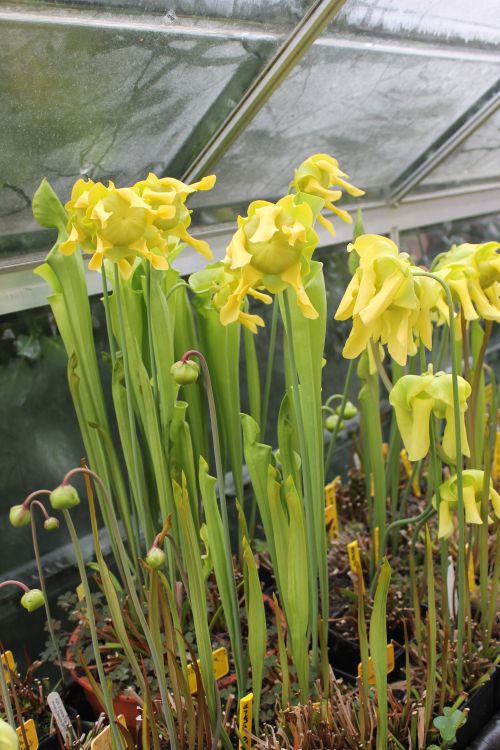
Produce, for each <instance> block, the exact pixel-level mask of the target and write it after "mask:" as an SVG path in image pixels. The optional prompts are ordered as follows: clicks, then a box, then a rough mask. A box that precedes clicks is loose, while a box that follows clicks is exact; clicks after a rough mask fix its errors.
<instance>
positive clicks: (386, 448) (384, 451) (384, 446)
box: [382, 443, 389, 461]
mask: <svg viewBox="0 0 500 750" xmlns="http://www.w3.org/2000/svg"><path fill="white" fill-rule="evenodd" d="M382 455H383V457H384V460H385V461H387V456H388V455H389V443H382Z"/></svg>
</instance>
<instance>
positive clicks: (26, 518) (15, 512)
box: [9, 505, 31, 529]
mask: <svg viewBox="0 0 500 750" xmlns="http://www.w3.org/2000/svg"><path fill="white" fill-rule="evenodd" d="M30 518H31V514H30V511H29V509H28V508H25V507H24V506H23V505H13V506H12V508H11V509H10V510H9V521H10V522H11V524H12V526H14V528H16V529H22V527H23V526H27V525H28V524H29V522H30Z"/></svg>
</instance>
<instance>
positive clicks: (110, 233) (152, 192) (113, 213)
mask: <svg viewBox="0 0 500 750" xmlns="http://www.w3.org/2000/svg"><path fill="white" fill-rule="evenodd" d="M214 183H215V177H214V176H213V175H211V176H208V177H204V178H203V179H202V180H200V181H199V182H197V183H194V184H192V185H186V184H185V183H183V182H181V181H180V180H175V179H173V178H170V177H164V178H158V177H156V176H155V175H154V174H152V173H151V174H149V175H148V177H147V179H146V180H142V181H140V182H137V183H136V184H135V185H133V186H132V187H125V188H117V187H115V185H114V184H113V183H112V182H110V183H109V185H108V186H107V187H106V186H105V185H103V184H102V183H101V182H93V181H92V180H88V181H85V180H78V181H77V182H76V183H75V185H74V186H73V190H72V193H71V199H70V200H69V202H68V203H67V204H66V206H65V208H66V210H67V212H68V227H67V228H68V239H67V240H66V241H64V242H62V243H61V244H60V246H59V249H60V251H61V252H62V253H63V254H64V255H71V253H73V252H74V251H75V250H76V248H77V246H80V247H81V248H82V250H83V251H84V252H85V253H90V254H92V257H91V259H90V262H89V268H91V269H93V270H99V269H100V268H101V266H102V262H103V260H104V258H107V259H109V260H111V261H113V262H114V263H117V264H118V267H119V269H120V272H121V274H122V276H123V277H124V278H128V277H129V276H130V275H131V273H132V270H133V266H134V262H135V260H136V258H137V257H144V258H147V260H149V261H150V263H151V265H152V266H153V267H154V268H158V269H167V268H168V256H169V254H170V253H171V252H172V250H174V249H175V247H176V246H177V244H178V242H179V241H184V242H187V243H188V244H189V245H191V246H192V247H194V248H195V250H197V251H198V252H200V253H201V254H202V255H204V256H205V257H206V258H208V259H211V258H212V252H211V250H210V248H209V246H208V244H207V243H206V242H203V241H201V240H196V239H195V238H194V237H192V236H191V235H190V234H189V232H188V231H187V228H188V226H189V224H190V222H191V216H190V211H189V210H188V209H187V208H186V199H187V198H188V196H189V195H191V194H192V193H194V192H196V191H197V190H210V189H211V188H212V187H213V185H214Z"/></svg>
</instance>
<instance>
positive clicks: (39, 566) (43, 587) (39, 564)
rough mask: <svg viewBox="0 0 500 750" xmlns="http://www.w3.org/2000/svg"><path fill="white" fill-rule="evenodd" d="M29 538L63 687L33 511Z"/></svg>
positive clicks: (60, 658)
mask: <svg viewBox="0 0 500 750" xmlns="http://www.w3.org/2000/svg"><path fill="white" fill-rule="evenodd" d="M42 492H43V493H44V494H45V493H47V494H49V495H50V492H49V490H42ZM34 505H35V506H36V507H37V508H39V509H40V510H41V512H42V513H43V515H44V517H45V518H46V517H47V511H46V510H45V508H44V506H43V505H42V503H41V502H39V501H38V500H32V501H31V508H32V507H33V506H34ZM31 537H32V539H33V552H34V554H35V562H36V567H37V571H38V579H39V581H40V588H41V590H42V593H43V599H44V604H45V613H46V615H47V627H48V630H49V635H50V640H51V641H52V645H53V646H54V650H55V652H56V656H57V661H58V664H59V670H60V672H61V685H63V684H64V671H63V660H62V656H61V652H60V650H59V646H58V643H57V638H56V634H55V631H54V625H53V623H52V615H51V612H50V605H49V597H48V594H47V586H46V583H45V575H44V572H43V566H42V558H41V555H40V547H39V545H38V533H37V530H36V520H35V514H34V513H33V511H32V512H31Z"/></svg>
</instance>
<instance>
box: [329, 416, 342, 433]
mask: <svg viewBox="0 0 500 750" xmlns="http://www.w3.org/2000/svg"><path fill="white" fill-rule="evenodd" d="M338 421H339V416H338V414H329V415H328V416H327V418H326V419H325V428H326V429H327V430H328V432H333V431H334V430H336V429H337V424H338ZM343 426H344V423H343V422H341V423H340V425H339V427H338V429H339V430H341V429H342V428H343Z"/></svg>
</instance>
